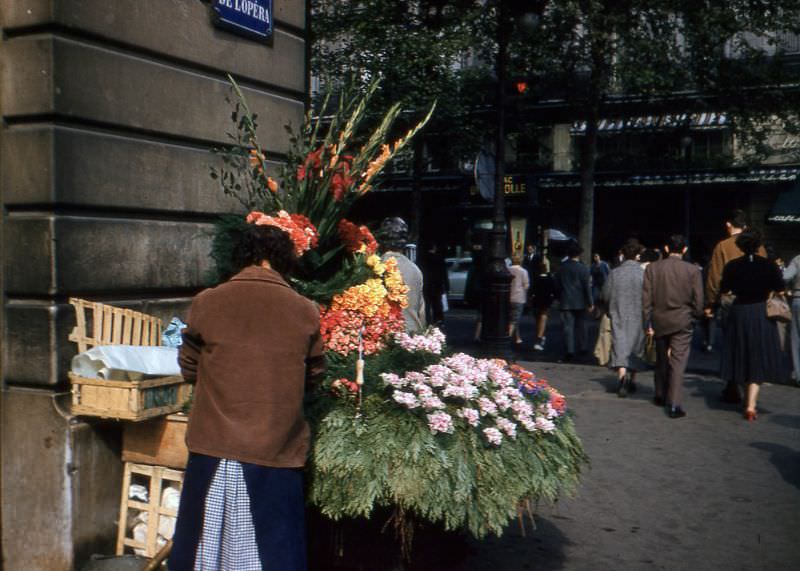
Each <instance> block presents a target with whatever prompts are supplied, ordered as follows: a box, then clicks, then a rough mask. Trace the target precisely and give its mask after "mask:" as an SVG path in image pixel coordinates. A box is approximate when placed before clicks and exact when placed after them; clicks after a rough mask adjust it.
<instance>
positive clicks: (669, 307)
mask: <svg viewBox="0 0 800 571" xmlns="http://www.w3.org/2000/svg"><path fill="white" fill-rule="evenodd" d="M664 249H665V250H666V252H667V254H668V256H667V257H666V258H665V259H663V260H660V261H658V262H653V263H652V264H650V265H648V266H647V269H646V270H645V272H644V284H643V290H642V314H643V315H642V316H643V318H644V323H645V327H647V328H648V329H649V330H648V334H650V335H655V341H656V370H655V393H656V394H655V398H654V399H653V402H654V403H655V404H657V405H659V406H661V405H666V410H667V414H668V415H669V417H670V418H681V417H684V416H686V413H685V412H684V411H683V409H682V408H681V391H682V388H683V374H684V372H685V371H686V364H687V363H688V361H689V351H690V350H691V343H692V331H693V329H694V322H695V320H696V319H698V318H699V317H701V316H702V314H703V280H702V277H701V275H700V270H699V268H697V266H695V265H693V264H690V263H688V262H685V261H683V255H684V254H685V253H686V250H687V247H686V240H685V238H684V237H683V236H681V235H680V234H674V235H672V236H670V238H669V240H668V241H667V245H666V246H664Z"/></svg>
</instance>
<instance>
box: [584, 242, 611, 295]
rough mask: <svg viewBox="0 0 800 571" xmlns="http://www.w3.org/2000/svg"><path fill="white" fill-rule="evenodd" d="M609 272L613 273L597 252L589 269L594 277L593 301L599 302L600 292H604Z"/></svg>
mask: <svg viewBox="0 0 800 571" xmlns="http://www.w3.org/2000/svg"><path fill="white" fill-rule="evenodd" d="M609 272H611V268H610V267H609V265H608V263H607V262H606V261H604V260H603V259H602V258H601V257H600V254H599V253H597V252H595V253H594V255H592V265H591V266H590V267H589V273H590V274H591V276H592V299H593V300H597V299H598V298H599V297H600V292H602V291H603V286H604V285H605V283H606V280H607V279H608V274H609Z"/></svg>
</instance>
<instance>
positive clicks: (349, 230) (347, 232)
mask: <svg viewBox="0 0 800 571" xmlns="http://www.w3.org/2000/svg"><path fill="white" fill-rule="evenodd" d="M339 237H340V238H341V239H342V242H343V243H344V247H345V249H346V250H347V251H348V252H349V253H351V254H352V253H354V252H363V253H365V254H367V255H370V254H374V253H375V252H377V251H378V242H376V241H375V237H374V236H373V235H372V232H370V231H369V228H367V227H366V226H356V225H355V224H353V223H352V222H350V221H349V220H345V219H344V218H343V219H342V220H341V221H340V222H339Z"/></svg>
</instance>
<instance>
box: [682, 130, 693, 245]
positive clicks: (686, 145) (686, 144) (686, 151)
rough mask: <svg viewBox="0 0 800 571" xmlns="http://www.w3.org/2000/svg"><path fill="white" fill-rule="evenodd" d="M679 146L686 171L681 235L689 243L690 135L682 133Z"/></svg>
mask: <svg viewBox="0 0 800 571" xmlns="http://www.w3.org/2000/svg"><path fill="white" fill-rule="evenodd" d="M681 147H682V148H683V165H684V169H685V171H686V173H685V174H686V185H685V186H684V189H683V235H684V237H685V238H686V244H687V245H688V244H689V243H690V241H691V240H690V238H689V233H690V232H691V230H692V225H691V215H692V187H691V184H692V179H691V176H690V174H689V167H690V163H691V155H690V152H691V148H692V137H691V135H684V136H683V137H682V138H681Z"/></svg>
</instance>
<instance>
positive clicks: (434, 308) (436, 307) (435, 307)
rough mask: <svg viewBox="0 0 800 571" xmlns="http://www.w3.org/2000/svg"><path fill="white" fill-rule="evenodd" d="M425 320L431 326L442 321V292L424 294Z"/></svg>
mask: <svg viewBox="0 0 800 571" xmlns="http://www.w3.org/2000/svg"><path fill="white" fill-rule="evenodd" d="M424 297H425V318H426V319H427V320H428V323H430V324H431V325H436V324H437V323H441V322H442V321H444V307H443V306H442V292H430V291H427V292H425V296H424Z"/></svg>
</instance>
